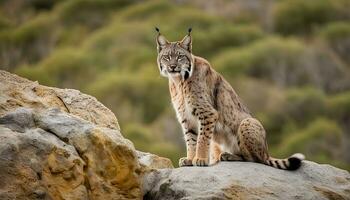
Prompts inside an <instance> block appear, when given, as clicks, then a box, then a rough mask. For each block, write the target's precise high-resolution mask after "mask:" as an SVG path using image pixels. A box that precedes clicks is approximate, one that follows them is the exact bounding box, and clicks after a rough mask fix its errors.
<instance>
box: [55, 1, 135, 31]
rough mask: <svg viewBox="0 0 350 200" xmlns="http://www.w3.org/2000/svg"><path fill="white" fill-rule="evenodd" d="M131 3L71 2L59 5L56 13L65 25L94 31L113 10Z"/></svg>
mask: <svg viewBox="0 0 350 200" xmlns="http://www.w3.org/2000/svg"><path fill="white" fill-rule="evenodd" d="M133 2H134V1H132V0H130V1H128V0H71V1H65V2H63V3H62V4H61V5H59V8H58V13H59V18H60V19H61V21H62V22H63V23H64V24H65V25H68V26H71V25H76V24H83V25H85V26H88V27H90V28H92V29H95V28H97V27H100V26H101V25H103V24H105V22H106V21H107V19H108V17H109V15H110V13H111V12H112V11H113V10H118V9H120V8H123V7H125V6H127V5H129V4H130V3H133Z"/></svg>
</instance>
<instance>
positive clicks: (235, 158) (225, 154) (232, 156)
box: [220, 152, 244, 161]
mask: <svg viewBox="0 0 350 200" xmlns="http://www.w3.org/2000/svg"><path fill="white" fill-rule="evenodd" d="M243 160H244V159H243V158H242V156H241V155H238V154H231V153H228V152H223V153H222V154H221V155H220V161H243Z"/></svg>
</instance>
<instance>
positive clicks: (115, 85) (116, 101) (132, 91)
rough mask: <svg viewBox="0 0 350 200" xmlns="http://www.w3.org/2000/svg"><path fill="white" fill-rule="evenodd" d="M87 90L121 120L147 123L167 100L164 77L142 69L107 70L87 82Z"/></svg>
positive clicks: (152, 119)
mask: <svg viewBox="0 0 350 200" xmlns="http://www.w3.org/2000/svg"><path fill="white" fill-rule="evenodd" d="M155 70H156V69H155ZM87 92H88V93H90V94H92V95H94V96H96V97H97V98H98V99H101V100H102V102H103V103H104V104H105V105H106V106H107V107H109V108H111V109H112V110H113V111H114V112H115V113H118V114H119V115H120V117H118V118H119V120H120V121H121V122H120V123H121V124H122V123H123V122H125V123H127V122H129V121H135V122H142V123H151V122H152V121H154V120H155V119H156V118H157V117H158V116H159V115H160V114H161V113H162V112H163V110H164V109H165V107H167V106H169V102H170V100H169V95H168V88H167V81H166V80H163V79H162V78H161V77H160V75H158V73H157V74H155V73H154V72H152V73H151V72H146V71H144V72H140V73H124V72H123V73H121V72H118V71H115V72H111V73H109V74H106V75H103V76H101V77H100V78H99V79H98V80H97V81H96V82H93V83H92V84H90V86H89V88H88V90H87Z"/></svg>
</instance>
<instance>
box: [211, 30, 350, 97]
mask: <svg viewBox="0 0 350 200" xmlns="http://www.w3.org/2000/svg"><path fill="white" fill-rule="evenodd" d="M213 63H214V66H216V68H217V70H218V71H219V72H221V73H222V74H224V75H225V76H226V77H231V78H234V77H237V76H239V75H242V74H245V75H248V76H252V77H255V78H262V79H266V80H269V81H272V82H273V83H274V84H276V85H278V86H280V87H295V86H306V85H313V86H315V87H317V88H320V89H323V90H326V91H329V92H334V91H343V90H346V89H348V88H350V85H349V84H350V81H349V80H350V79H349V77H350V72H349V70H348V69H346V67H345V66H344V65H342V64H341V63H339V62H337V60H335V59H334V57H332V55H330V54H329V53H328V52H327V51H326V50H324V49H321V48H317V47H307V46H305V45H304V44H302V43H301V41H299V40H296V39H282V38H275V37H273V38H266V39H262V40H259V41H257V42H254V43H252V44H251V45H248V46H245V47H242V48H233V49H228V50H226V51H223V52H222V53H220V54H219V55H217V56H216V57H215V59H214V60H213Z"/></svg>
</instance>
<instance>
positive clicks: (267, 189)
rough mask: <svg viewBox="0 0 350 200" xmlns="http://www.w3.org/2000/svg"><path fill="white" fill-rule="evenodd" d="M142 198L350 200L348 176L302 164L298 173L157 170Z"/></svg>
mask: <svg viewBox="0 0 350 200" xmlns="http://www.w3.org/2000/svg"><path fill="white" fill-rule="evenodd" d="M143 184H144V191H143V193H144V199H152V200H153V199H154V200H157V199H159V200H160V199H164V200H165V199H166V200H170V199H187V200H189V199H193V200H194V199H202V200H204V199H208V200H209V199H210V200H211V199H276V200H277V199H334V200H335V199H336V200H345V199H350V174H349V172H347V171H345V170H341V169H338V168H335V167H332V166H330V165H320V164H317V163H314V162H310V161H305V162H303V165H302V166H301V168H300V169H298V170H297V171H285V170H279V169H275V168H272V167H269V166H265V165H262V164H258V163H251V162H222V163H219V164H217V165H214V166H212V167H183V168H177V169H160V170H154V171H153V172H151V173H149V174H148V175H146V177H145V179H144V183H143Z"/></svg>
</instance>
